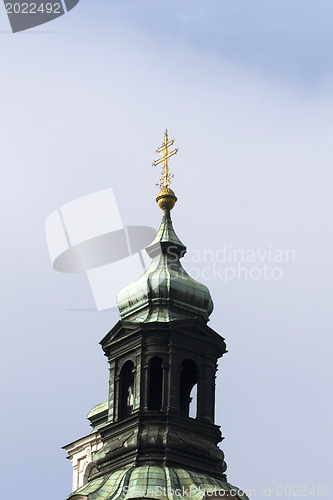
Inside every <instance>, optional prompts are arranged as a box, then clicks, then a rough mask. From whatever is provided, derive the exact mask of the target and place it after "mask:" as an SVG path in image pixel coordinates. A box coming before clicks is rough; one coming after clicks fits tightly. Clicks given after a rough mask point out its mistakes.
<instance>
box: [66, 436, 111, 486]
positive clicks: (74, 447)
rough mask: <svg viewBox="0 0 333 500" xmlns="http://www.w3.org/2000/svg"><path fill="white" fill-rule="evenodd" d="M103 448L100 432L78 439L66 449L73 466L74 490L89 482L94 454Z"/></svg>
mask: <svg viewBox="0 0 333 500" xmlns="http://www.w3.org/2000/svg"><path fill="white" fill-rule="evenodd" d="M101 448H102V440H101V436H100V434H99V433H98V432H94V433H92V434H89V436H86V437H84V438H81V439H78V440H77V441H74V443H71V444H69V445H67V446H64V449H65V450H66V451H67V453H68V458H69V459H70V461H71V462H72V466H73V483H72V491H75V490H77V489H78V488H80V487H81V486H83V485H84V484H86V483H87V482H88V477H89V474H90V472H91V470H92V468H93V461H92V460H93V456H94V454H95V453H96V451H98V450H100V449H101Z"/></svg>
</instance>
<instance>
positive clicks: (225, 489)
mask: <svg viewBox="0 0 333 500" xmlns="http://www.w3.org/2000/svg"><path fill="white" fill-rule="evenodd" d="M207 496H208V497H210V496H212V497H215V498H216V497H221V498H236V499H239V500H248V497H247V496H246V494H245V493H244V492H243V491H242V490H240V489H238V488H237V487H236V486H232V485H231V484H229V483H227V482H224V481H220V480H218V479H216V478H213V477H211V476H208V475H206V474H201V473H198V472H192V471H188V470H185V469H178V468H170V467H163V466H157V465H142V466H139V467H130V468H126V469H120V470H117V471H114V472H112V473H111V474H110V475H107V476H102V477H97V478H96V479H92V480H91V481H90V482H89V483H88V484H86V485H84V486H82V487H81V488H79V489H77V490H76V491H74V492H73V493H72V494H71V495H69V497H68V499H71V500H85V499H87V500H116V499H117V500H130V499H135V498H150V499H153V500H186V499H187V500H189V499H190V500H192V499H193V500H203V499H204V498H205V497H207Z"/></svg>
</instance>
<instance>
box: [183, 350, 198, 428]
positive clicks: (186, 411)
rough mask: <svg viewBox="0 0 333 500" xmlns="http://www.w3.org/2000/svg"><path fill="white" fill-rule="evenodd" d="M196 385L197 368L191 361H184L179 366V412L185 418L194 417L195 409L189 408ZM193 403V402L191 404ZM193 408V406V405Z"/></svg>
mask: <svg viewBox="0 0 333 500" xmlns="http://www.w3.org/2000/svg"><path fill="white" fill-rule="evenodd" d="M197 383H198V367H197V365H196V363H195V362H194V361H192V360H191V359H185V360H184V361H183V362H182V365H181V375H180V391H179V397H180V411H181V412H182V414H183V415H185V416H186V417H189V416H191V417H193V418H195V417H196V413H197V412H196V410H197V409H196V408H192V407H191V411H190V406H191V401H192V398H193V399H196V389H197ZM193 403H194V402H193ZM193 406H194V405H193Z"/></svg>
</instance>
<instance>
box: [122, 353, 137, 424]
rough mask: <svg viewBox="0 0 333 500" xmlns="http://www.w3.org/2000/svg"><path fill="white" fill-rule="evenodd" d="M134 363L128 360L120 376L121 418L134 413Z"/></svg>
mask: <svg viewBox="0 0 333 500" xmlns="http://www.w3.org/2000/svg"><path fill="white" fill-rule="evenodd" d="M133 372H134V364H133V362H132V361H126V363H125V364H124V366H123V367H122V369H121V372H120V377H119V418H123V417H127V416H128V415H130V414H131V413H132V410H133V404H134V373H133Z"/></svg>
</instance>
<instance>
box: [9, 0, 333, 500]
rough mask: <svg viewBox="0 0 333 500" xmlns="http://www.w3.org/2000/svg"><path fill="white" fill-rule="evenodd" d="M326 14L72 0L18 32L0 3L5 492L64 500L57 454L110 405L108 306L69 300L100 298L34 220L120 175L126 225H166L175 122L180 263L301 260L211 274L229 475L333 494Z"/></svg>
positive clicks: (236, 5) (332, 18)
mask: <svg viewBox="0 0 333 500" xmlns="http://www.w3.org/2000/svg"><path fill="white" fill-rule="evenodd" d="M96 4H97V5H96ZM332 22H333V5H332V3H331V2H330V1H318V0H317V1H303V0H302V1H300V0H299V1H288V2H287V1H279V2H277V1H275V0H274V1H273V0H272V1H269V2H268V1H261V2H259V1H253V2H245V1H222V0H220V1H208V2H199V1H197V0H192V1H170V2H158V1H156V0H155V1H140V0H136V1H122V2H112V1H109V0H100V1H99V2H93V1H92V0H91V1H89V0H81V1H80V2H79V4H78V6H77V7H76V8H74V9H73V10H72V11H71V12H70V13H68V14H66V15H65V16H63V17H61V18H59V19H58V20H56V21H54V22H52V23H49V24H46V25H44V26H41V27H39V28H36V29H34V30H32V31H30V32H22V33H18V34H15V35H13V34H12V33H10V31H9V23H8V20H7V18H6V14H5V11H4V8H2V9H1V10H0V32H1V33H0V45H1V59H0V61H1V81H0V85H1V95H2V110H1V119H0V137H1V141H0V144H1V147H0V162H1V166H2V181H1V183H0V184H1V187H0V189H1V200H2V204H3V210H2V218H1V219H2V220H1V234H2V242H3V245H2V254H3V258H2V265H1V282H2V287H1V332H2V333H1V342H2V347H1V353H2V362H1V365H2V403H3V404H2V408H3V411H2V415H1V419H2V424H1V428H2V440H3V443H4V444H3V446H4V449H5V453H3V454H2V461H3V464H2V465H1V471H2V473H4V477H3V479H2V495H3V496H4V497H5V496H6V495H7V497H9V498H13V499H16V498H20V497H21V496H22V490H21V488H22V489H24V496H25V498H26V499H27V500H30V499H34V500H38V499H39V498H40V499H42V498H43V499H44V498H45V491H47V492H48V493H47V497H48V499H49V500H53V499H54V500H56V499H57V500H58V499H59V498H65V497H66V496H67V494H68V493H69V492H70V486H71V467H70V464H69V462H68V461H66V459H65V453H64V452H63V450H61V446H63V445H65V444H67V443H68V442H71V441H73V440H74V439H76V438H79V437H81V436H83V435H85V434H87V433H88V432H89V426H88V422H87V421H86V419H85V416H86V415H87V414H88V412H89V410H90V409H91V408H92V407H93V406H94V405H95V404H97V403H99V402H101V401H103V400H105V399H106V397H107V377H108V371H107V364H106V360H105V359H104V356H103V354H102V351H101V349H100V346H99V345H98V342H99V341H100V340H101V339H102V338H103V336H104V335H105V333H106V332H107V331H108V330H109V329H110V328H111V327H112V326H113V325H114V323H115V322H116V321H117V319H118V316H117V314H116V313H115V312H105V313H97V312H87V311H86V312H84V311H81V312H74V311H73V309H92V308H93V307H94V303H93V298H92V296H91V292H90V290H89V286H88V283H87V280H86V279H85V277H84V276H83V275H70V274H68V275H65V274H61V273H57V272H55V271H54V270H53V269H52V267H51V264H50V261H49V256H48V251H47V246H46V241H45V234H44V223H45V219H46V218H47V216H48V215H49V214H50V213H51V212H53V211H54V210H55V209H57V208H59V207H60V206H62V205H63V204H65V203H68V202H70V201H73V200H75V199H77V198H79V197H81V196H85V195H87V194H90V193H94V192H97V191H99V190H102V189H107V188H109V187H111V188H112V189H113V190H114V193H115V195H116V198H117V201H118V205H119V210H120V213H121V216H122V218H123V221H124V222H125V223H126V224H128V225H131V224H132V225H135V224H138V225H148V226H154V227H157V226H158V224H159V221H160V216H161V213H160V210H159V209H158V207H157V205H156V204H155V202H154V198H155V195H156V188H155V182H156V180H157V179H158V178H159V172H158V171H155V170H153V169H152V167H151V163H152V161H153V160H154V159H156V156H155V154H154V151H155V149H156V147H158V146H159V145H160V143H161V141H162V138H163V132H164V129H165V128H166V127H168V129H169V132H170V136H171V137H172V138H175V139H176V143H175V145H176V146H177V147H179V153H178V155H177V157H176V158H175V159H174V161H173V164H172V169H173V172H174V173H175V179H174V182H173V188H174V190H175V192H176V194H177V196H178V198H179V201H178V202H177V205H176V207H175V209H174V213H173V220H174V226H175V229H176V231H177V234H178V236H179V237H180V239H181V240H182V241H184V243H185V244H186V245H187V247H188V249H189V260H188V261H187V262H186V267H187V269H191V268H193V266H194V264H193V262H191V257H190V256H191V252H192V256H193V252H194V251H198V252H201V253H203V252H204V251H205V250H212V251H213V252H217V251H218V250H219V249H221V248H223V246H224V245H231V247H232V248H235V249H243V250H246V249H258V250H260V251H263V250H264V249H267V248H269V246H270V245H271V247H272V248H274V249H280V250H283V251H284V250H286V249H293V250H294V251H295V255H296V257H295V262H290V263H284V264H283V265H282V266H281V267H282V271H283V276H282V279H281V280H277V281H274V280H264V279H260V280H245V279H238V280H234V281H232V282H231V283H228V284H225V283H223V281H222V280H221V279H219V278H218V277H215V279H208V280H207V281H205V283H206V284H207V286H209V288H210V290H211V294H212V297H213V300H214V304H215V310H214V312H213V314H212V317H211V322H210V326H211V327H212V328H214V329H215V330H216V331H218V332H219V333H221V334H222V335H223V336H224V337H225V339H226V342H227V348H228V351H229V352H228V354H227V355H226V356H225V358H223V360H222V362H221V364H220V368H219V372H218V373H219V377H218V386H217V416H216V422H217V423H218V424H219V425H221V426H222V431H223V434H224V435H225V436H226V439H225V440H224V441H223V449H224V451H225V454H226V461H227V463H228V478H229V480H230V482H231V483H233V484H236V485H237V486H239V487H241V488H244V489H246V488H255V490H256V495H255V497H256V498H261V488H262V487H268V486H270V485H273V488H276V487H277V486H279V485H282V486H287V485H292V486H302V485H308V486H315V487H319V486H329V487H332V486H333V485H332V479H331V478H332V474H331V469H332V449H333V446H332V445H333V407H332V360H331V358H332V356H331V353H332V347H333V346H332V314H331V302H332V292H331V282H332V257H331V255H332V235H331V213H332V206H331V205H332V146H333V109H332V103H333V92H332V80H333V78H332V77H333V68H332V61H333V57H332V47H333V40H332V37H333V34H332V33H333V30H332ZM196 265H197V267H198V268H199V270H201V271H202V269H203V267H205V266H208V267H209V269H212V263H210V262H208V263H207V262H201V263H200V264H196ZM136 278H137V276H133V280H134V279H136ZM203 281H204V280H203ZM18 464H20V465H18ZM18 474H19V476H20V478H21V479H20V483H21V486H20V488H19V487H18V486H17V477H18ZM273 491H274V490H273Z"/></svg>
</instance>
